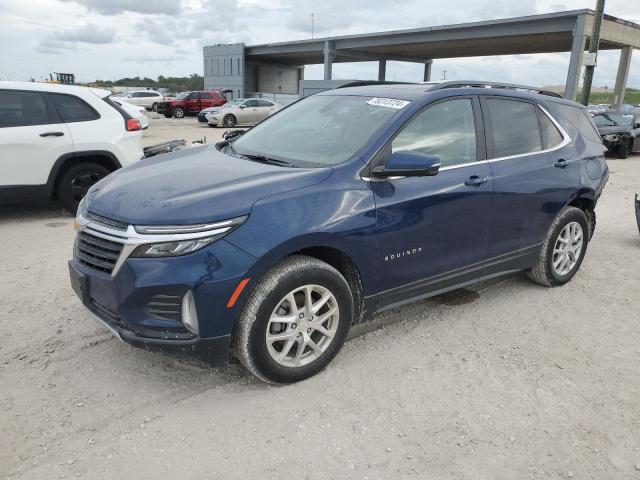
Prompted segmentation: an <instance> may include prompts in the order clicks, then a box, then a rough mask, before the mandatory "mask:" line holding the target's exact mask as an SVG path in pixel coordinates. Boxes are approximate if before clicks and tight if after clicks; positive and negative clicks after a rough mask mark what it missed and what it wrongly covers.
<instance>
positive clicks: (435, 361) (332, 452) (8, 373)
mask: <svg viewBox="0 0 640 480" xmlns="http://www.w3.org/2000/svg"><path fill="white" fill-rule="evenodd" d="M163 120H164V119H163ZM193 120H194V119H185V123H184V125H185V126H184V127H182V128H188V127H187V125H188V124H187V123H186V122H189V121H190V122H192V123H193ZM152 128H153V127H152ZM189 128H192V129H194V130H195V129H196V128H199V127H197V126H195V125H193V124H192V125H191V127H189ZM209 130H212V131H214V130H213V129H209ZM168 131H171V132H173V131H174V130H168ZM206 131H207V133H208V130H206ZM217 134H219V132H218V133H217ZM193 135H194V138H198V135H200V132H199V131H196V133H194V134H193ZM173 138H180V137H179V135H176V136H174V137H173ZM609 165H610V168H611V176H610V180H609V184H608V186H607V187H606V189H605V193H604V196H603V198H602V200H601V203H600V204H599V206H598V211H597V213H598V227H597V229H596V234H595V237H594V239H593V240H592V242H591V243H590V245H589V250H588V252H587V255H586V258H585V261H584V263H583V265H582V268H581V270H580V272H579V273H578V274H577V276H576V277H575V278H574V280H573V281H572V282H571V283H569V284H568V285H566V286H564V287H561V288H555V289H548V288H543V287H540V286H538V285H535V284H533V283H532V282H530V281H528V280H527V279H526V278H525V277H524V275H515V276H511V277H508V278H503V279H500V280H496V281H492V282H489V283H483V284H480V285H478V286H477V287H475V288H473V289H467V290H462V291H458V292H452V293H450V294H447V295H444V296H441V297H438V298H436V299H433V300H429V301H423V302H419V303H416V304H412V305H409V306H406V307H404V308H401V309H397V310H394V311H391V312H387V313H385V314H384V315H382V316H380V317H378V318H377V320H376V321H375V323H374V324H372V325H370V329H371V330H372V331H370V332H369V333H366V334H364V335H361V336H359V337H357V338H355V339H353V340H351V341H349V342H347V344H346V345H345V347H344V349H343V350H342V352H341V353H340V355H338V357H337V358H336V359H335V361H334V362H333V363H332V364H331V365H330V366H329V367H328V368H327V369H326V370H325V371H324V372H322V373H321V374H319V375H317V376H316V377H314V378H312V379H310V380H307V381H305V382H302V383H299V384H296V385H292V386H288V387H273V386H268V385H265V384H263V383H261V382H259V381H256V380H254V379H253V378H252V377H251V376H250V375H248V374H247V373H245V372H244V371H243V370H242V369H240V368H239V367H238V366H236V365H232V366H230V367H228V368H226V369H224V370H209V369H205V368H202V367H200V366H198V365H194V364H192V363H190V362H188V361H183V360H176V359H172V358H169V357H165V356H162V355H159V354H153V353H149V352H146V351H142V350H138V349H134V348H132V347H129V346H127V345H125V344H123V343H121V342H119V341H118V340H116V339H114V338H113V337H112V336H111V335H110V334H109V333H108V332H106V331H105V330H104V329H103V328H102V327H101V326H100V325H98V324H97V323H95V322H94V320H92V319H91V317H90V316H89V315H88V314H87V312H86V311H85V310H84V308H83V307H82V306H81V305H80V302H79V300H78V299H77V298H76V296H75V294H74V293H73V291H72V290H71V288H70V286H69V282H68V278H67V276H68V273H67V265H66V261H67V259H69V258H70V256H71V248H72V243H73V238H74V232H73V228H72V223H73V220H72V218H71V217H70V216H69V215H67V214H64V213H63V212H62V211H61V210H59V209H57V208H55V207H48V206H43V207H38V206H33V207H24V206H18V207H16V206H14V207H2V208H0V234H1V237H0V238H2V249H0V266H1V269H0V281H1V285H2V286H1V287H0V324H1V326H2V332H3V334H2V337H1V338H2V340H0V385H1V388H0V409H1V410H2V412H3V415H2V421H1V422H0V478H5V477H6V478H12V479H14V478H20V479H23V478H24V479H42V478H47V479H56V478H71V477H83V478H92V479H112V478H113V479H121V478H136V477H137V478H153V477H155V478H167V479H174V478H212V479H213V478H224V479H236V478H237V479H252V478H256V479H258V478H259V479H265V478H281V477H284V476H286V477H290V478H309V479H315V478H318V479H328V478H349V479H358V478H359V479H367V478H368V479H397V478H403V477H410V478H434V479H439V480H444V479H474V480H476V479H488V480H495V479H513V478H549V477H550V478H572V477H573V478H580V479H598V480H601V479H619V478H640V473H639V472H638V470H639V469H640V435H639V433H638V432H640V375H639V372H640V329H639V328H638V320H639V319H640V315H639V313H640V309H639V308H638V304H639V303H638V301H639V300H640V298H639V297H640V273H639V272H640V255H639V249H640V237H639V236H638V231H637V229H636V225H635V217H634V212H633V194H634V193H635V191H637V190H640V156H638V155H636V156H633V157H631V158H630V159H628V160H615V159H612V160H610V161H609Z"/></svg>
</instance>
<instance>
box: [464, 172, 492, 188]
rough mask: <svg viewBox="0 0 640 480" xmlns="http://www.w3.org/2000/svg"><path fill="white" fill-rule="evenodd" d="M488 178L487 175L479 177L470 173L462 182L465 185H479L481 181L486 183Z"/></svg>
mask: <svg viewBox="0 0 640 480" xmlns="http://www.w3.org/2000/svg"><path fill="white" fill-rule="evenodd" d="M488 181H489V179H488V178H487V177H479V176H478V175H472V176H470V177H469V179H468V180H467V181H466V182H464V184H465V185H466V186H467V187H479V186H480V185H482V184H483V183H487V182H488Z"/></svg>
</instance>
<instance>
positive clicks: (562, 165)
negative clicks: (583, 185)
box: [554, 158, 569, 168]
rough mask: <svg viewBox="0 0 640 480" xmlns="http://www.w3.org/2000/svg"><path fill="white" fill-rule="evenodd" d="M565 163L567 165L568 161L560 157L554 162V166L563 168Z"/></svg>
mask: <svg viewBox="0 0 640 480" xmlns="http://www.w3.org/2000/svg"><path fill="white" fill-rule="evenodd" d="M567 165H569V162H567V161H566V160H565V159H564V158H561V159H560V160H558V161H557V162H556V164H555V165H554V166H555V167H558V168H565V167H566V166H567Z"/></svg>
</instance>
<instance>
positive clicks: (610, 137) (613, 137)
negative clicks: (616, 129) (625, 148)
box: [602, 133, 620, 142]
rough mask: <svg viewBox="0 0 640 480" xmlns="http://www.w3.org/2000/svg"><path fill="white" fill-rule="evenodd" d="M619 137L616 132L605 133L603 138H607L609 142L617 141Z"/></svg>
mask: <svg viewBox="0 0 640 480" xmlns="http://www.w3.org/2000/svg"><path fill="white" fill-rule="evenodd" d="M619 138H620V135H616V134H615V133H611V134H609V135H605V136H604V137H602V139H603V140H606V141H607V142H617V141H618V139H619Z"/></svg>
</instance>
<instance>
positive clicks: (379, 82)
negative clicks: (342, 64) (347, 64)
mask: <svg viewBox="0 0 640 480" xmlns="http://www.w3.org/2000/svg"><path fill="white" fill-rule="evenodd" d="M367 85H418V84H417V83H414V82H392V81H389V82H387V81H384V80H355V81H353V82H348V83H344V84H342V85H340V86H339V87H336V88H348V87H366V86H367Z"/></svg>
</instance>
